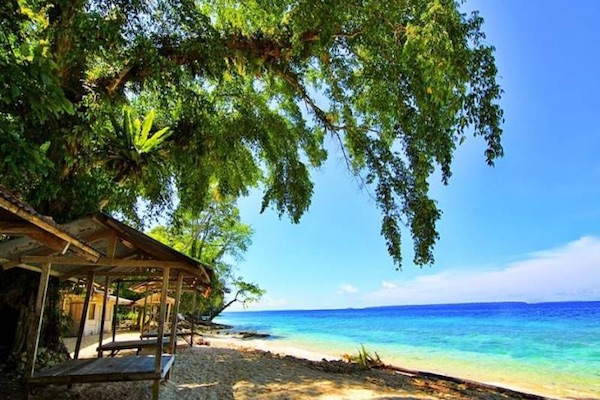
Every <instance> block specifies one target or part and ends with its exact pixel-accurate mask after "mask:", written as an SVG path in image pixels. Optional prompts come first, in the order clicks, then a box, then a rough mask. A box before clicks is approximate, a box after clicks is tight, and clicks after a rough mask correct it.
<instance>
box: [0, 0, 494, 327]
mask: <svg viewBox="0 0 600 400" xmlns="http://www.w3.org/2000/svg"><path fill="white" fill-rule="evenodd" d="M482 23H483V19H482V18H481V17H480V16H479V15H478V14H477V13H473V14H471V15H465V14H463V13H461V10H460V6H459V4H458V3H456V2H455V1H454V0H399V1H384V0H345V1H339V0H324V1H316V0H299V1H295V2H292V1H286V0H268V1H267V0H255V1H232V0H218V1H216V0H206V1H200V0H165V1H148V2H146V1H139V0H103V1H98V0H87V1H85V0H76V1H71V0H45V1H41V0H9V1H5V2H1V4H0V137H1V138H2V140H0V160H1V161H0V181H1V182H2V183H3V184H4V185H6V186H8V187H10V188H12V189H14V190H18V191H19V192H20V193H22V195H23V196H24V198H25V199H26V200H27V201H29V202H30V203H31V204H32V205H33V206H34V207H35V208H37V209H38V210H39V211H40V212H42V213H44V214H47V215H51V216H53V217H54V218H55V219H56V220H57V222H64V221H67V220H70V219H73V218H75V217H78V216H80V215H82V214H85V213H88V212H91V211H95V210H98V209H99V208H101V207H104V210H105V211H109V212H115V211H118V212H120V213H121V214H122V215H125V216H126V217H128V218H129V219H131V220H132V221H134V222H136V223H142V222H144V220H148V219H150V218H152V216H153V215H155V214H156V213H164V212H165V211H170V212H173V213H174V214H176V213H178V212H190V213H192V214H198V213H199V212H201V211H202V210H204V208H205V206H206V196H205V195H206V193H207V192H208V191H209V188H210V187H211V186H213V185H214V186H215V187H216V188H217V191H218V192H219V194H220V195H221V196H222V197H224V198H229V197H232V198H236V197H238V196H241V195H244V194H246V193H248V191H249V189H250V188H253V187H261V188H262V189H263V191H264V196H263V202H262V209H263V210H264V209H266V208H269V207H272V208H274V209H275V210H276V211H277V212H278V213H279V214H280V215H281V216H282V215H284V214H285V215H288V216H289V217H290V218H291V220H292V221H293V222H299V220H300V218H301V216H302V214H303V213H304V212H305V211H306V210H307V209H308V207H309V205H310V200H311V196H312V192H313V184H312V181H311V179H310V170H311V169H314V168H318V167H319V166H320V165H321V164H322V162H323V161H324V160H325V158H326V157H327V152H326V149H325V145H324V144H325V140H326V138H332V139H333V140H334V141H335V142H336V143H338V144H339V146H340V148H341V149H342V151H343V152H344V154H345V157H346V161H347V165H348V168H349V169H350V170H351V171H352V172H353V173H354V174H355V175H356V176H357V177H358V179H359V180H360V181H362V182H363V183H364V185H365V186H367V187H369V188H370V190H372V191H373V196H374V198H375V202H376V204H377V206H378V207H379V208H380V210H381V213H382V228H381V233H382V235H383V236H384V238H385V240H386V242H387V247H388V250H389V253H390V255H391V256H392V258H393V259H394V261H395V263H396V265H397V266H398V267H400V266H401V263H402V254H401V241H400V233H401V226H402V225H406V226H408V228H409V230H410V232H411V234H412V239H413V243H414V249H415V256H414V262H415V263H416V264H417V265H423V264H427V263H431V262H433V259H434V257H433V246H434V244H435V242H436V240H437V238H438V233H437V230H436V221H437V220H438V219H439V217H440V210H439V209H438V207H437V205H436V203H435V201H434V200H433V199H431V198H430V196H429V179H430V177H431V175H432V173H433V172H434V171H435V170H436V169H437V170H439V171H440V172H441V179H442V181H443V182H444V183H448V180H449V178H450V175H451V161H452V155H453V152H454V150H455V149H456V147H457V146H458V145H459V144H460V143H461V142H462V141H463V140H464V139H465V137H466V136H467V135H468V134H473V135H475V136H481V137H483V140H484V141H485V142H486V144H487V149H486V151H485V159H486V161H487V163H488V164H493V163H494V161H495V159H496V158H498V157H500V156H502V154H503V150H502V146H501V143H500V137H501V133H502V131H501V128H500V125H501V123H502V111H501V109H500V108H499V106H498V105H497V101H498V99H499V97H500V95H501V89H500V88H499V86H498V84H497V82H496V73H497V71H496V66H495V61H494V56H493V51H494V48H493V47H492V46H491V45H489V44H487V43H486V42H485V35H484V33H483V31H482ZM123 110H126V111H125V112H126V113H130V115H131V117H130V119H131V120H135V119H140V120H141V119H142V116H146V118H147V116H149V115H150V113H151V112H154V113H155V118H154V120H153V123H152V127H151V131H150V132H149V134H151V135H157V134H158V132H160V131H161V129H164V128H167V127H168V128H169V131H170V132H171V135H170V136H169V137H168V138H165V140H164V141H163V142H162V143H161V145H160V146H157V147H156V148H153V150H152V152H153V157H142V158H143V162H141V163H138V160H137V159H136V158H135V157H130V156H128V154H129V155H131V152H130V150H131V148H127V147H126V148H121V147H120V146H127V145H128V144H127V142H123V141H120V140H116V139H115V138H117V137H119V136H120V135H119V129H120V128H119V123H116V124H115V123H113V122H114V121H118V120H119V119H121V118H120V117H121V116H122V114H123ZM128 110H130V111H128ZM144 119H145V118H144ZM122 125H123V124H122ZM123 126H124V125H123ZM134 155H135V154H134ZM138 155H139V154H138ZM119 157H122V158H119ZM136 163H137V164H136ZM140 199H143V200H145V201H146V204H149V206H150V211H151V213H150V214H145V215H144V217H141V216H139V215H138V214H137V205H138V204H139V200H140ZM9 272H10V271H9ZM10 273H11V274H16V272H10ZM23 273H24V274H25V272H23ZM0 274H2V275H3V276H0V277H1V278H2V279H4V278H5V277H6V275H5V274H6V272H0ZM11 279H12V278H11ZM24 293H25V292H24ZM24 296H25V294H24ZM0 297H1V296H0ZM24 303H27V302H24ZM22 326H23V328H24V329H26V326H27V323H26V322H25V323H24V324H23V325H22Z"/></svg>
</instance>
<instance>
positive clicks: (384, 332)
mask: <svg viewBox="0 0 600 400" xmlns="http://www.w3.org/2000/svg"><path fill="white" fill-rule="evenodd" d="M216 322H219V323H225V324H230V325H233V326H235V329H237V330H252V331H258V332H263V333H269V334H271V335H272V337H271V339H269V340H270V341H273V342H276V343H278V344H285V345H286V346H293V347H295V348H299V349H306V350H310V351H315V352H318V353H320V354H323V355H328V356H332V357H340V356H341V355H342V354H344V353H348V354H353V353H354V354H356V353H357V351H358V348H359V347H360V346H361V345H364V346H365V347H366V348H367V350H369V351H376V352H377V353H378V354H379V355H380V356H381V358H382V360H383V362H385V363H386V364H392V365H396V366H399V367H405V368H411V369H419V370H425V371H431V372H438V373H442V374H445V375H451V376H457V377H461V378H466V379H472V380H476V381H482V382H487V383H492V384H497V385H500V386H505V387H512V388H516V389H521V390H524V391H527V392H532V393H538V394H542V395H547V396H552V397H556V398H578V399H582V398H585V399H600V302H568V303H539V304H526V303H485V304H453V305H425V306H392V307H375V308H365V309H344V310H303V311H299V310H294V311H260V312H249V311H247V312H229V313H224V314H223V315H222V316H220V317H219V318H218V319H217V320H216Z"/></svg>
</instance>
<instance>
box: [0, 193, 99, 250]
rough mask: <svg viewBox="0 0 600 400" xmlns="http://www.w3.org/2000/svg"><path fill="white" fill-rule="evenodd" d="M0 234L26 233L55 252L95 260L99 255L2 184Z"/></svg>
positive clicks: (22, 234) (19, 234) (14, 234)
mask: <svg viewBox="0 0 600 400" xmlns="http://www.w3.org/2000/svg"><path fill="white" fill-rule="evenodd" d="M0 234H5V235H10V236H25V235H26V236H28V237H29V238H31V239H34V241H36V242H37V243H39V244H40V245H43V246H45V247H47V248H50V249H52V250H53V251H54V252H58V253H59V254H66V253H67V252H69V253H74V254H77V255H78V256H79V257H82V258H84V259H86V260H88V261H97V260H98V259H99V258H100V256H101V254H100V252H98V251H97V250H96V249H94V248H92V247H91V246H89V245H87V244H86V243H84V242H83V241H81V240H80V239H79V238H77V237H74V236H72V235H71V234H70V233H68V232H67V231H65V230H64V229H63V228H61V227H60V226H59V225H58V224H56V223H55V222H54V221H53V220H52V218H49V217H45V216H43V215H41V214H39V213H38V212H37V211H35V210H34V209H33V207H31V206H30V205H29V204H27V203H25V202H24V201H22V200H21V199H19V198H18V197H17V196H16V195H15V194H14V193H12V192H10V191H9V190H8V189H6V188H5V187H4V186H2V185H0Z"/></svg>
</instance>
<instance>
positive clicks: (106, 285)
mask: <svg viewBox="0 0 600 400" xmlns="http://www.w3.org/2000/svg"><path fill="white" fill-rule="evenodd" d="M108 282H109V277H108V276H107V277H106V279H105V280H104V299H102V318H101V319H100V332H99V333H98V358H100V357H102V350H100V348H101V347H102V340H103V339H104V319H105V318H106V304H107V303H108Z"/></svg>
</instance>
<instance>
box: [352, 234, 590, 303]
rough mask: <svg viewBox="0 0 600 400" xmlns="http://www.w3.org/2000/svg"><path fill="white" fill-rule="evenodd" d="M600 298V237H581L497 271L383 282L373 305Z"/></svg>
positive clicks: (371, 296)
mask: <svg viewBox="0 0 600 400" xmlns="http://www.w3.org/2000/svg"><path fill="white" fill-rule="evenodd" d="M599 299H600V238H597V237H589V236H587V237H582V238H581V239H579V240H576V241H573V242H571V243H568V244H567V245H565V246H561V247H557V248H554V249H550V250H545V251H540V252H535V253H532V254H530V255H529V257H528V258H526V259H524V260H521V261H517V262H514V263H511V264H508V265H506V266H505V267H503V268H500V269H496V270H493V271H489V270H488V271H477V270H469V271H464V270H463V271H452V270H449V271H448V270H447V271H444V272H442V273H438V274H431V275H424V276H420V277H418V278H415V279H412V280H410V281H406V282H401V281H396V282H389V281H384V282H383V283H382V288H381V289H379V290H377V291H375V292H372V293H369V294H366V295H365V296H364V298H363V300H365V301H366V302H367V303H368V305H384V304H432V303H458V302H487V301H527V302H541V301H569V300H599Z"/></svg>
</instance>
